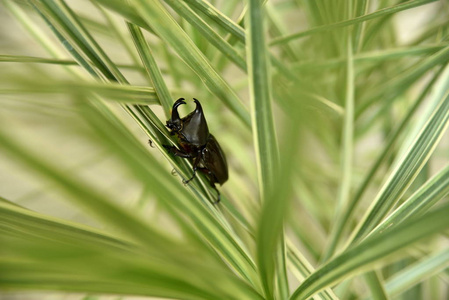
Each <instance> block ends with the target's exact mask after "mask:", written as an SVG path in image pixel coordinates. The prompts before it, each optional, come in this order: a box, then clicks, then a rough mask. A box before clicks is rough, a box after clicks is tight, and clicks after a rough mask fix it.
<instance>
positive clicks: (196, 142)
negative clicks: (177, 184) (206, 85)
mask: <svg viewBox="0 0 449 300" xmlns="http://www.w3.org/2000/svg"><path fill="white" fill-rule="evenodd" d="M193 100H194V102H195V103H196V109H195V110H194V111H193V112H191V113H190V114H188V115H187V116H185V117H184V118H180V117H179V113H178V107H179V106H180V105H181V104H186V103H185V102H184V98H179V99H178V100H177V101H176V102H175V103H174V104H173V108H172V115H171V119H170V120H168V121H167V125H166V126H167V127H168V128H169V129H170V134H172V135H176V136H177V138H178V146H179V149H178V148H176V147H174V146H164V147H165V148H166V149H168V151H169V152H170V153H172V154H174V155H175V156H179V157H183V158H188V159H189V160H190V161H191V162H192V165H193V174H192V177H191V178H189V179H188V180H183V182H184V184H187V183H189V182H190V181H191V180H192V179H193V178H195V175H196V171H197V170H199V171H201V172H203V173H205V174H206V176H207V177H208V179H209V183H210V185H211V187H212V188H214V189H215V190H216V191H217V194H218V197H217V201H216V202H215V203H218V202H220V192H219V191H218V189H217V188H216V187H215V184H216V183H219V184H220V185H222V184H223V183H225V182H226V180H228V164H227V162H226V156H225V154H224V152H223V150H222V149H221V147H220V145H219V144H218V142H217V140H216V139H215V137H214V136H213V135H212V134H210V133H209V128H208V127H207V122H206V119H205V117H204V113H203V108H202V107H201V104H200V102H199V101H198V100H197V99H195V98H193Z"/></svg>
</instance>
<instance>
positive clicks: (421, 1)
mask: <svg viewBox="0 0 449 300" xmlns="http://www.w3.org/2000/svg"><path fill="white" fill-rule="evenodd" d="M434 1H436V0H411V1H407V2H404V3H400V4H397V5H395V6H392V7H387V8H383V9H380V10H378V11H376V12H373V13H370V14H367V15H364V16H360V17H356V18H353V19H349V20H345V21H342V22H338V23H333V24H329V25H323V26H319V27H315V28H312V29H309V30H306V31H301V32H297V33H292V34H289V35H287V36H284V37H278V38H276V39H273V40H272V41H271V43H270V45H271V46H273V45H278V44H283V43H287V42H289V41H291V40H295V39H298V38H302V37H305V36H308V35H311V34H315V33H318V32H325V31H328V30H335V29H337V28H341V27H346V26H351V25H354V24H358V23H361V22H365V21H368V20H372V19H376V18H380V17H384V16H388V15H391V14H394V13H397V12H400V11H403V10H406V9H410V8H413V7H417V6H421V5H425V4H427V3H430V2H434Z"/></svg>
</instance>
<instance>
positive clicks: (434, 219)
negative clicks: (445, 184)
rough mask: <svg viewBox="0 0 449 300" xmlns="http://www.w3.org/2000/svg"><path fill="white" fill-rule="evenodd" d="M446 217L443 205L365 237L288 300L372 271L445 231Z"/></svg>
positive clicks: (448, 210) (447, 206) (448, 224)
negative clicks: (393, 257)
mask: <svg viewBox="0 0 449 300" xmlns="http://www.w3.org/2000/svg"><path fill="white" fill-rule="evenodd" d="M448 214H449V204H445V205H443V206H441V207H439V208H438V209H437V210H434V211H431V212H429V213H428V214H426V215H424V216H422V217H420V218H413V219H410V220H408V221H406V222H404V223H402V224H400V225H398V226H396V227H394V228H390V229H388V230H386V231H384V232H383V233H382V234H378V235H375V236H370V237H367V238H366V239H364V240H363V241H361V242H360V243H359V244H357V245H355V246H353V247H351V248H349V249H347V250H345V251H344V252H343V253H341V254H340V255H337V256H336V257H335V258H333V259H331V260H330V261H329V262H327V263H325V264H324V265H322V266H321V267H320V268H318V269H317V270H316V271H315V272H314V273H313V274H312V275H310V276H309V277H308V278H306V280H305V281H304V282H303V283H301V285H300V286H299V287H298V289H296V291H295V292H294V293H293V295H292V296H291V298H290V299H292V300H293V299H307V298H309V297H311V296H313V295H314V294H315V293H317V292H319V291H320V290H322V289H324V288H326V287H329V286H331V285H332V284H335V283H337V282H338V281H341V280H343V278H349V277H352V276H354V275H356V274H357V273H361V272H363V271H366V270H369V269H372V268H373V267H374V265H375V264H376V263H379V262H381V261H382V260H384V259H385V258H386V257H389V256H391V255H393V254H395V253H398V251H399V250H401V249H403V248H405V247H407V246H410V245H411V244H413V243H415V242H417V241H419V240H421V239H424V238H429V237H430V236H431V235H432V234H436V233H438V232H441V231H443V230H446V229H448V228H449V218H447V215H448Z"/></svg>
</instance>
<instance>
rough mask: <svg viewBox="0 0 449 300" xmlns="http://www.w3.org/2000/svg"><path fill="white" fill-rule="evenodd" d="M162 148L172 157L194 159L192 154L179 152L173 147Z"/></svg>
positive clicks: (165, 146)
mask: <svg viewBox="0 0 449 300" xmlns="http://www.w3.org/2000/svg"><path fill="white" fill-rule="evenodd" d="M163 146H164V148H165V149H167V150H168V152H170V153H171V154H173V155H174V156H179V157H182V158H192V157H194V156H193V155H192V154H189V153H185V152H184V151H181V150H179V149H178V148H176V147H175V146H168V145H163Z"/></svg>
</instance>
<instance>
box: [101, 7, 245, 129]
mask: <svg viewBox="0 0 449 300" xmlns="http://www.w3.org/2000/svg"><path fill="white" fill-rule="evenodd" d="M97 2H99V3H101V4H102V5H105V6H107V7H111V8H113V9H114V10H116V11H118V12H119V13H120V7H121V6H122V5H123V4H122V5H120V4H119V3H118V2H117V3H116V2H114V3H108V2H109V1H105V0H97ZM131 3H132V4H133V6H132V9H135V10H136V11H137V12H138V13H139V15H141V17H142V19H144V20H145V22H147V24H148V26H149V27H151V28H152V29H153V30H154V32H155V33H156V34H157V35H158V36H159V37H160V38H162V39H163V40H164V41H165V42H166V43H168V44H169V45H170V46H171V47H172V48H173V50H174V51H175V52H176V53H177V55H179V57H181V59H182V60H183V61H184V62H185V63H186V64H187V65H188V66H189V67H190V68H191V69H192V70H193V71H194V72H195V73H196V74H197V75H198V76H199V78H201V80H202V81H203V82H204V85H205V86H206V87H207V88H208V89H209V90H210V91H211V92H212V93H213V94H214V95H216V96H217V97H218V98H219V99H220V100H222V101H223V103H225V104H226V105H227V106H228V108H229V109H230V110H231V111H233V112H234V113H235V114H236V115H237V116H238V117H239V118H240V119H241V120H242V122H243V123H244V124H246V125H248V126H249V125H250V116H249V114H248V112H247V110H246V109H245V107H244V106H243V104H242V103H241V102H240V99H239V98H238V96H237V95H236V93H235V92H234V91H233V90H232V89H231V87H230V86H229V85H228V84H227V83H226V82H225V81H224V80H223V78H222V77H221V76H220V75H219V74H218V73H217V72H216V70H215V69H214V68H213V67H212V66H211V64H210V63H209V62H208V61H207V59H206V57H205V56H204V54H202V53H201V52H200V51H199V49H198V47H197V46H196V45H195V44H194V43H193V42H192V40H191V39H190V38H189V37H188V36H187V34H186V33H185V32H184V31H183V30H182V29H181V27H180V26H179V25H178V23H176V21H175V20H174V19H173V17H172V16H171V15H170V14H169V13H168V12H167V10H166V9H165V8H164V7H163V6H162V5H161V4H160V3H159V1H157V0H150V1H143V0H133V1H131Z"/></svg>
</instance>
